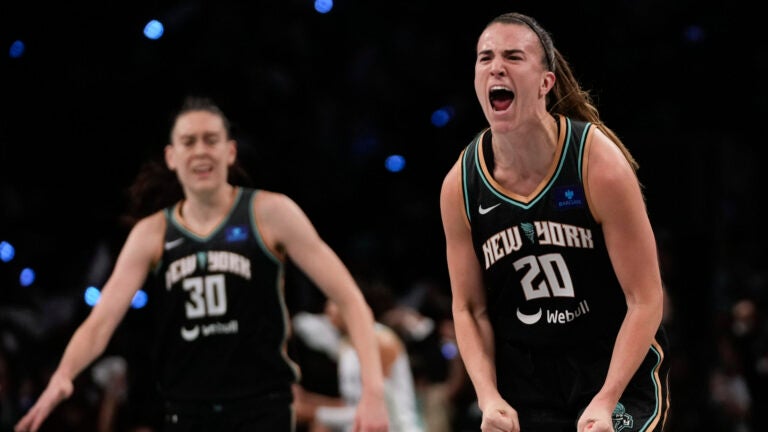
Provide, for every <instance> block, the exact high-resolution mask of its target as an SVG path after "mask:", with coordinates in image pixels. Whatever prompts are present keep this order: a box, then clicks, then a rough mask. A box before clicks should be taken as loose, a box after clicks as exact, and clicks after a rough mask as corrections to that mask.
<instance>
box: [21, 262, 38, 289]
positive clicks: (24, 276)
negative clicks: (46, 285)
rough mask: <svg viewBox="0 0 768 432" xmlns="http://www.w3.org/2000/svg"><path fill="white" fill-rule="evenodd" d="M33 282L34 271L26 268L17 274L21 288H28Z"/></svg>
mask: <svg viewBox="0 0 768 432" xmlns="http://www.w3.org/2000/svg"><path fill="white" fill-rule="evenodd" d="M34 282H35V271H34V270H32V269H31V268H29V267H27V268H25V269H23V270H22V271H21V273H20V274H19V283H20V284H21V286H25V287H27V286H30V285H32V284H33V283H34Z"/></svg>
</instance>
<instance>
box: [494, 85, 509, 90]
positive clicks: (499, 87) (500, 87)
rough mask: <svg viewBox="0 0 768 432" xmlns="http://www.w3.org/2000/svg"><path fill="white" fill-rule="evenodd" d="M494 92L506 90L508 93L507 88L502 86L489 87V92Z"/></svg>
mask: <svg viewBox="0 0 768 432" xmlns="http://www.w3.org/2000/svg"><path fill="white" fill-rule="evenodd" d="M494 90H507V91H510V90H509V88H508V87H504V86H500V85H495V86H492V87H491V91H494Z"/></svg>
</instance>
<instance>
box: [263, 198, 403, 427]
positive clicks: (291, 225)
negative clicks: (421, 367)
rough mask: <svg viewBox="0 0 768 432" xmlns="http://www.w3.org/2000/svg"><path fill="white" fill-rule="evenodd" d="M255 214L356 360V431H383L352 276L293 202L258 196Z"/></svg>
mask: <svg viewBox="0 0 768 432" xmlns="http://www.w3.org/2000/svg"><path fill="white" fill-rule="evenodd" d="M255 205H256V207H257V210H256V214H257V218H260V220H259V219H257V220H259V223H260V226H261V227H263V229H264V230H265V232H266V234H265V237H266V239H267V242H268V243H271V244H272V245H273V246H276V247H277V248H278V249H280V248H282V249H284V251H285V252H286V253H287V255H288V256H289V257H290V258H291V260H292V261H293V262H294V263H295V264H296V265H297V266H298V267H299V268H300V269H301V270H302V271H303V272H304V273H305V274H306V275H307V276H308V277H309V278H310V279H311V280H312V282H314V283H315V285H317V287H318V288H320V290H322V291H323V292H324V293H325V294H326V295H327V296H328V297H329V298H330V299H331V300H332V301H333V302H334V303H336V305H337V306H338V307H339V311H340V313H341V315H342V318H343V319H344V322H345V323H346V326H347V328H348V331H349V337H350V339H351V341H352V344H353V345H354V347H355V350H356V351H357V355H358V357H359V359H360V369H361V379H362V382H363V396H362V399H361V401H360V405H359V407H358V425H359V427H360V429H358V430H371V431H373V430H386V428H387V424H388V420H387V410H386V404H385V400H384V380H383V377H382V366H381V360H380V358H379V352H378V347H377V343H376V338H375V334H374V328H373V313H372V312H371V309H370V308H369V307H368V304H367V303H366V301H365V298H364V297H363V294H362V293H361V292H360V289H359V288H358V286H357V284H356V283H355V281H354V279H353V277H352V275H351V274H350V273H349V270H347V268H346V266H344V264H343V263H342V261H341V259H339V257H338V256H337V255H336V253H335V252H334V251H333V250H332V249H331V248H330V247H329V246H328V244H326V243H325V242H324V241H323V240H322V239H321V238H320V236H319V235H318V233H317V231H316V230H315V228H314V226H313V225H312V223H311V222H310V221H309V219H308V218H307V216H306V215H305V214H304V212H303V211H302V210H301V208H299V206H298V205H296V203H295V202H293V200H291V199H290V198H288V197H287V196H285V195H283V194H278V193H272V192H266V191H262V192H260V193H259V196H258V197H257V201H256V204H255Z"/></svg>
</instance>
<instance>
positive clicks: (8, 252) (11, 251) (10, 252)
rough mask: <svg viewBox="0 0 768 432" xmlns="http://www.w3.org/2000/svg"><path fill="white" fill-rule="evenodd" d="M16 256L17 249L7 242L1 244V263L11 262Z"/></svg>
mask: <svg viewBox="0 0 768 432" xmlns="http://www.w3.org/2000/svg"><path fill="white" fill-rule="evenodd" d="M15 255H16V249H15V248H14V247H13V245H12V244H10V243H8V242H7V241H1V242H0V261H2V262H9V261H10V260H12V259H13V257H14V256H15Z"/></svg>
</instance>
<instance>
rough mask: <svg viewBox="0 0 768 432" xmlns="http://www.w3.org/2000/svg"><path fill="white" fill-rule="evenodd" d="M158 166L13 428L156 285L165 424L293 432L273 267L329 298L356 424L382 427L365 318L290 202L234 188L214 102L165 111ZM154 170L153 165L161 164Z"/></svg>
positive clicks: (69, 377) (283, 324)
mask: <svg viewBox="0 0 768 432" xmlns="http://www.w3.org/2000/svg"><path fill="white" fill-rule="evenodd" d="M164 156H165V164H166V165H167V168H169V169H170V171H172V172H173V173H174V174H175V175H172V174H171V173H170V171H169V170H168V169H165V167H162V165H161V167H162V168H160V169H159V167H158V166H157V165H151V164H150V165H148V168H147V169H146V170H144V171H142V172H140V173H139V177H138V178H137V180H136V183H135V184H134V186H133V193H134V205H135V206H136V207H135V208H134V211H135V212H134V214H138V213H141V215H139V216H140V217H138V218H137V221H136V223H135V224H134V225H133V227H132V229H131V232H130V233H129V234H128V237H127V239H126V241H125V243H124V245H123V247H122V250H121V252H120V254H119V256H118V258H117V261H116V263H115V266H114V269H113V271H112V274H111V275H110V277H109V279H108V280H107V282H106V284H105V285H104V288H103V290H102V294H101V297H100V300H99V302H98V303H97V304H96V306H95V307H94V308H93V309H92V311H91V312H90V314H89V315H88V317H87V318H86V320H85V321H84V322H83V323H82V324H81V325H80V326H79V327H78V329H77V330H76V331H75V333H74V335H73V336H72V338H71V339H70V341H69V343H68V345H67V347H66V349H65V351H64V354H63V357H62V358H61V360H60V362H59V364H58V367H57V369H56V370H55V371H54V372H53V374H52V376H51V377H50V380H49V382H48V385H47V387H46V388H45V390H44V391H43V393H42V394H41V395H40V397H39V398H38V399H37V401H36V402H35V404H34V405H33V406H32V407H31V409H30V410H29V411H28V412H27V413H26V415H24V417H22V418H21V420H19V421H18V423H17V424H16V427H15V430H16V432H26V431H37V430H38V429H39V428H40V426H41V424H42V423H43V421H45V419H46V418H47V417H48V416H49V415H50V414H51V413H52V412H53V411H54V409H55V408H56V406H57V405H59V404H60V403H61V402H62V401H64V400H65V399H67V398H69V397H70V396H71V395H72V393H73V391H74V384H73V383H74V381H75V378H76V377H77V376H78V375H79V374H80V372H82V371H83V370H84V369H85V368H86V367H87V366H88V365H89V364H91V363H92V362H93V361H94V360H96V359H97V358H98V357H99V356H100V355H101V354H102V353H103V352H104V350H105V348H106V346H107V344H108V341H109V340H110V338H111V336H112V334H113V333H114V331H115V329H116V327H117V326H118V324H119V323H120V321H121V320H122V319H123V317H124V315H125V313H126V311H127V309H128V308H129V306H130V304H131V301H132V299H133V297H134V295H135V294H136V292H137V290H138V289H139V288H141V287H142V286H143V285H144V283H145V280H146V279H147V277H148V276H150V281H151V282H152V283H154V284H155V285H154V286H153V287H152V288H153V289H154V291H152V293H151V296H154V301H155V302H157V303H158V305H157V306H156V307H157V309H156V311H157V312H158V314H157V318H158V321H157V323H156V324H157V326H156V327H155V330H156V334H155V335H154V336H155V337H156V343H157V344H156V347H157V350H158V351H157V353H156V354H157V357H156V358H157V362H158V363H157V366H156V373H157V377H156V378H157V380H158V386H159V390H160V393H161V396H162V398H163V399H164V401H165V430H167V431H200V430H206V431H208V430H211V431H212V430H227V431H238V430H241V431H246V430H247V431H253V430H270V431H292V430H294V428H295V417H294V415H295V413H294V412H293V409H292V384H293V383H294V382H295V381H296V380H297V379H298V377H299V370H298V369H297V368H296V365H295V364H294V363H293V362H292V361H291V360H290V359H289V358H288V357H287V355H286V352H285V347H286V339H287V337H288V333H289V322H288V320H287V311H286V308H285V302H284V292H283V290H284V286H283V277H284V272H283V267H284V264H285V262H286V261H287V260H289V259H290V260H291V261H292V262H293V263H295V264H296V265H297V267H298V268H300V269H301V270H302V271H304V272H305V273H306V274H307V276H309V277H310V278H311V279H312V280H313V282H314V283H315V284H316V285H317V286H318V287H319V288H320V289H321V290H322V291H323V292H324V293H325V294H326V295H327V296H328V297H329V298H330V299H332V300H333V301H334V303H335V304H337V305H338V307H339V311H340V315H341V316H342V317H343V320H344V322H345V323H346V324H347V327H348V329H349V335H350V339H351V341H352V343H353V345H354V347H355V349H356V350H357V354H358V356H359V358H360V369H361V379H362V384H363V388H362V390H361V394H360V398H359V401H358V404H357V406H356V410H355V430H359V431H381V432H383V431H386V430H387V423H388V419H387V411H386V404H385V400H384V382H383V377H382V372H381V361H380V358H379V354H378V350H377V347H376V343H375V340H376V339H375V333H374V322H373V315H372V313H371V310H370V308H369V307H368V305H367V304H366V303H365V299H364V298H363V295H362V294H361V293H360V290H359V289H358V287H357V285H356V283H355V281H354V280H353V278H352V276H351V275H350V273H349V272H348V270H347V268H346V267H345V266H344V264H343V263H342V262H341V260H340V259H339V258H338V256H337V255H336V254H335V253H334V252H333V251H332V250H331V248H330V247H329V246H328V245H327V244H326V243H325V242H324V241H323V240H322V239H321V238H320V236H319V235H318V233H317V231H316V230H315V228H314V226H313V225H312V223H311V222H310V221H309V219H308V218H307V217H306V215H305V214H304V212H303V211H302V210H301V209H300V208H299V206H298V205H297V204H296V203H295V202H294V201H293V200H291V199H290V198H289V197H287V196H285V195H283V194H280V193H275V192H271V191H266V190H259V189H252V188H249V187H242V186H239V185H237V184H235V183H234V182H231V181H230V175H232V174H237V173H238V171H237V169H238V166H237V164H236V156H237V146H236V143H235V141H234V140H233V139H232V138H231V137H230V124H229V121H228V119H227V118H226V117H225V115H224V113H223V112H222V111H221V109H220V108H219V107H218V106H217V105H215V104H214V103H213V102H212V101H211V100H209V99H206V98H197V97H191V98H188V99H186V100H185V102H184V104H183V106H182V107H181V109H180V111H179V112H178V114H177V115H176V116H175V117H174V121H173V126H172V128H171V134H170V143H169V144H168V145H166V147H165V152H164ZM158 169H159V170H158Z"/></svg>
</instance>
